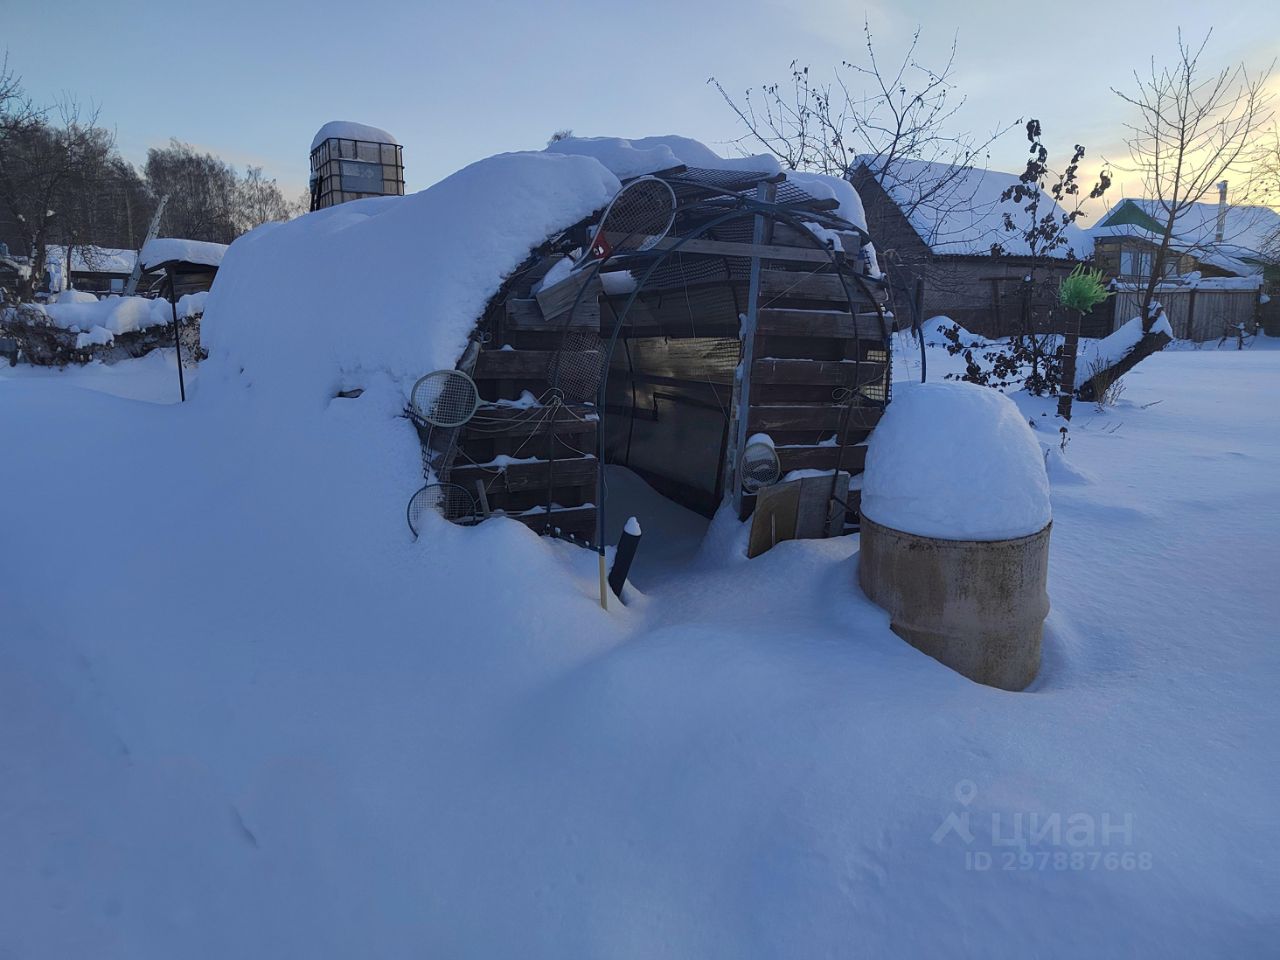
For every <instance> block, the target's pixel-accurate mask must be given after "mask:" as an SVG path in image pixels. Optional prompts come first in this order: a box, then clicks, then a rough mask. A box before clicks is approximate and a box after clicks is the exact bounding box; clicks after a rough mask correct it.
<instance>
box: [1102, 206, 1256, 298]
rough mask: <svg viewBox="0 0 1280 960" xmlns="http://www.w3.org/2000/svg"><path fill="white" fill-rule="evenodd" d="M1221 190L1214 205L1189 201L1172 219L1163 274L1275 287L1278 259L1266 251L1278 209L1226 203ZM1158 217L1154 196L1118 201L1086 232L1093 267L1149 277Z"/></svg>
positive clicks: (1125, 277) (1135, 278)
mask: <svg viewBox="0 0 1280 960" xmlns="http://www.w3.org/2000/svg"><path fill="white" fill-rule="evenodd" d="M1225 188H1226V184H1225V183H1223V184H1221V185H1220V190H1221V194H1220V200H1219V202H1218V203H1196V204H1192V205H1191V206H1190V207H1189V208H1188V209H1187V211H1186V212H1185V213H1184V214H1183V215H1182V216H1181V217H1179V218H1178V220H1177V222H1176V223H1175V224H1174V233H1173V237H1172V238H1171V241H1170V244H1169V246H1170V250H1171V251H1172V254H1173V255H1172V256H1170V257H1169V258H1168V262H1167V263H1166V264H1165V268H1164V275H1165V276H1166V277H1175V276H1185V275H1187V274H1191V273H1199V274H1200V275H1201V276H1204V277H1253V276H1258V277H1261V278H1262V280H1263V284H1264V286H1266V287H1267V288H1269V289H1270V290H1272V291H1275V290H1277V289H1280V260H1277V258H1276V256H1275V255H1274V253H1272V254H1270V255H1269V254H1268V253H1267V251H1268V250H1274V249H1275V244H1276V241H1277V239H1280V213H1277V212H1276V211H1275V210H1272V209H1271V208H1270V207H1246V206H1237V207H1233V206H1229V205H1228V204H1227V203H1226V189H1225ZM1164 218H1165V214H1164V211H1163V209H1162V208H1161V205H1160V202H1159V201H1158V200H1121V201H1120V202H1119V203H1118V204H1116V205H1115V206H1114V207H1112V208H1111V210H1110V211H1108V213H1107V215H1106V216H1105V217H1103V219H1102V220H1101V221H1100V222H1099V223H1098V225H1097V226H1096V227H1094V228H1093V229H1092V230H1090V231H1089V233H1090V235H1091V236H1092V237H1093V242H1094V259H1095V262H1096V263H1097V265H1098V267H1099V268H1100V269H1101V270H1102V271H1103V273H1105V274H1107V276H1109V277H1113V278H1116V279H1118V280H1121V281H1128V282H1139V281H1145V280H1147V279H1148V278H1150V276H1151V270H1152V265H1153V263H1154V262H1155V254H1156V251H1157V250H1158V249H1159V247H1160V240H1161V237H1162V236H1163V234H1164Z"/></svg>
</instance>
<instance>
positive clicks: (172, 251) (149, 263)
mask: <svg viewBox="0 0 1280 960" xmlns="http://www.w3.org/2000/svg"><path fill="white" fill-rule="evenodd" d="M226 252H227V245H226V244H225V243H212V242H210V241H208V240H183V239H181V238H179V237H156V238H154V239H152V240H148V241H147V242H146V245H145V246H143V248H142V268H143V269H144V270H153V269H155V268H156V267H158V266H160V265H161V264H165V263H192V264H197V265H199V266H206V267H217V266H219V265H220V264H221V263H222V258H223V256H224V255H225V254H226Z"/></svg>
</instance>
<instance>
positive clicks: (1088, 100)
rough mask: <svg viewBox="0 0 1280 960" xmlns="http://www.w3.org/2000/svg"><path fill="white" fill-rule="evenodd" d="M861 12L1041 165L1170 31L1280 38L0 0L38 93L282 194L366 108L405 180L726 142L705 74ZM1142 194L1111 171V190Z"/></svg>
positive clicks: (1000, 149)
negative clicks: (539, 158)
mask: <svg viewBox="0 0 1280 960" xmlns="http://www.w3.org/2000/svg"><path fill="white" fill-rule="evenodd" d="M1032 9H1035V10H1036V11H1037V12H1038V15H1037V16H1036V17H1035V18H1034V19H1033V18H1032V17H1031V15H1030V11H1031V10H1032ZM864 16H865V17H866V19H867V20H868V22H869V23H870V25H871V29H872V31H873V32H874V34H875V38H876V44H877V48H878V50H879V51H880V55H881V56H882V57H884V58H885V59H892V58H893V57H895V56H898V57H900V56H901V53H902V51H903V50H905V48H906V45H907V44H908V43H909V42H910V39H911V35H912V33H913V32H914V31H915V30H916V28H917V27H920V28H921V30H922V36H921V47H920V51H919V55H918V56H919V59H920V61H921V62H923V63H925V64H926V65H930V66H933V65H937V64H940V63H941V62H942V61H943V60H945V57H946V51H947V49H948V48H949V47H950V45H951V43H952V41H953V39H954V40H955V42H956V44H957V57H956V69H955V74H954V80H955V85H956V88H957V93H959V94H961V95H963V96H965V97H966V98H967V102H966V104H965V106H964V108H963V109H962V110H961V111H960V113H959V115H958V116H957V118H956V120H955V122H954V124H953V126H954V127H955V129H956V130H957V131H963V130H969V131H972V132H974V133H977V134H984V135H985V134H986V133H989V132H990V131H992V130H995V129H998V128H1000V127H1003V126H1007V125H1009V124H1012V123H1015V122H1016V121H1018V120H1020V119H1024V118H1026V117H1029V116H1035V117H1037V118H1038V119H1040V120H1041V122H1042V124H1043V126H1044V131H1045V137H1046V142H1047V144H1048V145H1049V147H1050V149H1051V152H1052V156H1051V163H1052V161H1053V160H1054V159H1059V160H1061V159H1062V158H1064V156H1065V155H1066V154H1068V153H1069V152H1070V149H1071V147H1072V145H1073V144H1075V143H1083V144H1084V145H1085V146H1086V147H1087V148H1088V150H1089V157H1090V158H1092V159H1094V160H1095V161H1096V160H1097V158H1100V157H1107V158H1111V159H1113V160H1115V161H1117V162H1119V161H1122V160H1124V159H1125V158H1126V157H1127V153H1126V151H1125V148H1124V145H1123V139H1124V135H1125V130H1124V123H1125V122H1126V121H1127V120H1131V119H1132V113H1131V111H1130V109H1129V108H1127V107H1126V106H1125V105H1124V104H1123V103H1122V102H1121V101H1120V99H1119V98H1118V97H1117V96H1116V95H1115V94H1114V93H1112V92H1111V89H1110V88H1111V87H1121V88H1126V87H1131V86H1132V85H1133V78H1132V74H1133V71H1134V69H1141V68H1143V67H1146V66H1148V65H1149V62H1150V58H1151V57H1152V56H1153V55H1156V56H1158V57H1159V58H1161V59H1164V60H1167V59H1169V57H1170V55H1171V52H1172V51H1174V50H1175V43H1176V39H1177V34H1176V30H1177V28H1178V27H1179V26H1181V27H1182V28H1183V30H1184V31H1185V32H1186V34H1187V35H1188V36H1191V37H1197V38H1198V37H1201V36H1203V34H1204V33H1205V31H1207V30H1208V29H1210V28H1211V27H1212V28H1213V30H1214V35H1213V38H1212V40H1211V42H1210V46H1209V50H1208V53H1207V55H1206V58H1205V59H1206V62H1207V64H1208V65H1210V66H1213V67H1218V66H1225V65H1228V64H1231V63H1234V62H1239V61H1242V60H1243V61H1245V62H1247V63H1250V64H1252V65H1254V66H1259V67H1260V66H1265V65H1266V64H1267V63H1269V62H1270V61H1271V59H1272V58H1273V57H1274V56H1275V55H1276V53H1277V52H1278V51H1280V43H1278V42H1277V38H1278V37H1280V3H1277V2H1276V0H1233V2H1231V3H1224V4H1202V3H1197V4H1194V5H1193V4H1187V3H1179V2H1169V0H1162V2H1139V0H1129V2H1126V3H1114V2H1097V0H1083V2H1077V3H1075V4H1072V5H1069V6H1068V5H1056V6H1045V7H1040V8H1032V7H1029V6H1028V5H1026V4H1021V3H1012V2H1009V3H995V2H989V0H986V2H984V0H969V2H966V3H963V4H958V3H954V2H946V3H943V2H926V0H899V2H892V3H891V2H888V0H871V2H864V3H849V2H841V0H806V2H793V0H734V2H728V0H704V2H697V0H686V2H673V0H650V2H648V3H644V4H640V3H636V2H629V3H617V2H610V0H596V2H594V3H588V2H578V0H564V2H553V0H545V2H539V3H529V2H515V0H510V2H494V0H467V2H465V3H458V2H452V0H450V2H441V0H427V2H404V0H397V2H377V0H368V2H365V3H362V4H356V3H352V2H350V0H342V2H333V0H308V2H307V3H300V2H298V3H290V2H283V0H274V2H267V3H262V2H256V3H249V2H242V0H223V2H219V3H217V4H214V5H209V4H195V3H189V2H183V0H169V2H165V3H159V2H135V3H130V2H127V0H117V2H114V3H110V4H104V3H102V2H100V0H94V2H88V3H86V2H81V0H60V2H57V3H53V4H46V5H39V4H32V3H27V2H19V0H0V49H3V48H7V50H8V55H9V62H10V66H11V68H13V69H15V70H16V71H17V72H18V73H20V74H21V75H22V77H23V78H24V81H25V85H26V87H27V90H28V92H29V93H30V94H31V95H33V96H34V97H35V98H36V99H37V100H41V101H49V100H52V99H53V98H55V97H57V96H59V95H61V94H64V93H70V94H73V95H75V96H77V97H78V98H79V99H80V100H81V101H90V102H92V103H94V104H96V105H97V106H98V107H100V109H101V119H102V121H103V122H104V123H105V124H106V125H107V126H110V127H112V128H114V130H115V131H116V137H117V144H118V146H119V149H120V151H121V152H122V153H123V155H124V156H125V157H126V159H129V160H131V161H133V162H134V163H137V164H139V165H140V164H141V163H142V162H143V161H144V160H145V158H146V151H147V148H148V147H152V146H159V145H163V144H165V143H166V142H167V141H168V140H169V138H170V137H176V138H178V139H180V140H183V141H186V142H188V143H190V144H193V145H195V146H197V147H200V148H202V149H207V150H209V151H212V152H214V153H216V154H218V155H220V156H221V157H223V158H224V159H226V160H227V161H229V162H231V163H233V164H235V165H236V166H238V167H244V166H246V165H260V166H262V167H263V168H264V170H265V171H266V173H267V174H268V175H269V176H272V177H275V178H276V179H277V180H279V181H280V183H281V184H282V186H284V187H285V188H286V190H287V191H288V192H289V194H290V195H293V194H295V193H300V192H301V191H302V190H303V188H304V187H305V184H306V178H307V161H308V149H309V147H310V143H311V137H312V135H313V134H314V133H315V131H316V130H317V129H318V128H319V127H320V126H321V124H323V123H324V122H326V121H328V120H335V119H341V120H356V121H359V122H362V123H368V124H372V125H375V126H379V127H382V128H384V129H387V130H389V131H391V133H392V134H394V135H395V136H396V137H397V138H398V139H399V141H400V142H401V143H402V144H403V145H404V160H405V175H406V181H407V189H408V190H410V191H414V190H420V189H422V188H424V187H426V186H429V185H430V184H432V183H434V182H435V181H437V180H439V179H441V178H442V177H444V176H447V175H448V174H449V173H451V172H452V171H454V170H456V169H458V168H460V167H462V166H464V165H465V164H467V163H469V162H471V161H473V160H477V159H479V158H481V157H484V156H488V155H490V154H493V153H498V152H502V151H507V150H524V149H537V148H540V147H541V146H543V145H544V144H545V142H546V140H547V138H548V136H550V134H551V133H552V132H553V131H555V130H558V129H561V128H570V129H572V130H573V131H574V132H575V134H577V135H580V136H623V137H640V136H647V135H652V134H667V133H676V134H680V135H683V136H691V137H694V138H696V139H699V140H702V141H704V142H706V143H708V144H709V145H711V146H713V147H714V148H716V149H718V150H719V151H720V152H721V153H725V154H731V153H734V152H736V150H735V147H734V146H733V143H732V141H733V140H734V139H735V138H737V137H738V136H739V135H740V134H741V132H742V131H741V129H740V127H739V126H738V125H737V121H736V119H735V118H734V117H733V115H732V114H731V113H730V111H729V109H728V107H727V106H726V105H725V104H724V103H723V101H722V100H721V99H720V97H719V94H718V93H717V92H716V90H715V88H714V87H713V86H711V85H709V84H708V82H707V81H708V79H709V78H710V77H713V76H714V77H715V78H716V79H717V80H719V81H720V82H721V83H723V85H724V86H725V87H726V88H727V89H728V90H729V91H730V92H732V93H734V94H738V93H741V92H742V91H743V90H745V89H746V88H748V87H758V86H759V85H760V84H763V83H769V82H774V81H783V80H785V79H786V78H787V77H788V76H789V64H790V63H791V61H792V60H798V61H800V62H801V63H808V64H810V65H811V67H812V69H813V71H814V73H815V74H816V75H819V76H820V75H822V74H825V73H829V71H830V70H831V69H832V68H833V67H834V66H835V65H837V64H838V63H839V62H840V61H841V60H844V59H858V58H861V57H862V56H863V55H864V54H865V46H864V41H863V37H862V24H863V18H864ZM1275 87H1276V89H1277V90H1280V80H1278V81H1277V82H1276V83H1275ZM1024 157H1025V140H1024V139H1023V137H1022V135H1021V133H1020V131H1018V130H1016V129H1015V130H1014V131H1013V132H1011V133H1010V134H1008V135H1007V136H1005V137H1004V138H1002V139H1001V140H999V141H998V142H997V143H996V144H995V146H994V147H993V149H992V154H991V163H990V165H991V166H992V167H993V168H995V169H1006V170H1015V171H1016V170H1020V169H1021V168H1022V166H1023V163H1024ZM1139 192H1140V191H1139V189H1138V184H1137V183H1136V182H1134V181H1133V179H1132V178H1131V177H1127V176H1126V175H1125V174H1124V173H1123V172H1119V174H1118V177H1117V184H1116V187H1115V188H1114V189H1113V191H1112V193H1111V194H1110V195H1109V199H1110V200H1114V199H1115V198H1117V197H1118V196H1122V195H1139Z"/></svg>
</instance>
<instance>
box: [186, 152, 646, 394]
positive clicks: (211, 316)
mask: <svg viewBox="0 0 1280 960" xmlns="http://www.w3.org/2000/svg"><path fill="white" fill-rule="evenodd" d="M619 186H620V184H619V182H618V178H617V177H615V176H614V175H613V174H612V173H610V172H609V171H608V170H607V169H606V168H605V167H604V166H603V165H601V164H600V163H599V162H598V161H596V160H594V159H592V158H590V157H582V156H564V155H560V154H557V153H542V152H539V153H506V154H499V155H498V156H494V157H489V158H488V159H485V160H480V161H477V162H476V163H473V164H471V165H470V166H468V167H465V168H463V169H462V170H459V171H458V172H457V173H454V174H453V175H451V176H449V177H446V178H445V179H444V180H441V181H440V182H439V183H436V184H435V185H433V186H431V187H428V188H427V189H426V190H423V191H422V192H420V193H415V194H411V195H409V196H406V197H374V198H369V199H365V200H356V201H352V202H350V203H344V204H340V205H338V206H334V207H329V208H327V209H324V210H319V211H316V212H314V213H310V214H307V215H306V216H303V217H299V218H298V219H296V220H292V221H289V222H288V223H273V224H267V225H265V226H262V227H259V228H258V229H256V230H253V231H251V232H250V233H248V234H245V235H244V236H243V237H240V238H239V239H238V240H236V241H235V243H233V244H232V245H231V248H230V250H228V251H227V256H226V259H225V260H224V261H223V263H222V268H221V270H220V271H219V273H218V282H217V283H216V284H215V285H214V288H213V290H212V291H211V293H210V297H209V302H208V308H207V310H206V312H205V319H204V323H203V327H202V338H203V340H204V342H205V345H206V346H207V347H208V348H209V360H208V361H207V363H206V369H208V371H209V372H208V375H207V376H202V382H204V384H205V387H204V388H202V389H203V392H204V393H205V394H206V395H208V394H209V393H210V391H211V390H212V391H217V390H218V389H220V384H221V383H224V382H234V383H241V384H245V383H251V384H252V385H253V390H254V393H255V395H256V396H258V397H264V396H269V398H270V401H271V402H273V403H280V404H288V405H290V406H296V405H297V404H300V403H301V404H312V405H314V404H315V403H317V402H322V401H324V400H327V399H328V398H329V397H332V396H333V394H334V392H335V391H336V389H343V388H344V385H359V386H367V385H368V380H369V379H370V378H372V377H373V376H375V375H377V374H383V375H386V376H389V377H391V378H392V379H393V380H395V381H397V382H398V384H399V385H400V387H401V388H402V389H403V391H404V392H405V394H406V395H407V392H408V389H409V387H410V386H411V385H412V383H413V381H414V380H415V379H416V378H417V377H420V376H422V375H423V374H424V373H427V372H429V371H431V370H437V369H441V368H445V367H453V366H454V364H455V363H456V362H457V359H458V357H459V355H460V354H461V352H462V350H463V348H464V346H465V344H466V340H467V336H468V334H469V333H470V332H471V330H472V328H473V327H474V326H475V324H476V321H477V320H478V319H479V318H480V316H481V314H482V313H483V311H484V308H485V306H486V304H487V303H488V301H489V299H490V298H491V297H492V296H493V295H494V294H495V293H496V292H497V291H498V289H499V288H500V287H501V285H502V282H503V280H504V279H505V278H506V277H507V276H508V275H509V274H510V273H511V272H512V271H513V270H515V269H516V267H518V266H519V265H520V264H521V263H522V262H523V261H524V260H525V259H526V258H527V257H528V256H529V253H530V251H531V250H532V249H533V248H534V247H536V246H538V245H539V244H541V243H542V242H544V241H545V240H546V239H547V238H548V237H550V236H552V235H553V234H554V233H556V232H558V231H560V230H563V229H565V228H566V227H569V226H571V225H573V224H574V223H576V222H578V221H579V220H582V219H583V218H585V217H587V216H588V215H590V214H591V213H592V212H594V211H596V210H599V209H600V208H602V207H603V206H604V205H605V204H606V203H608V201H609V198H610V197H612V196H613V194H614V193H616V192H617V190H618V188H619Z"/></svg>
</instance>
